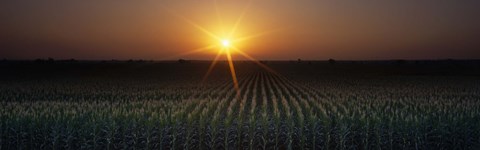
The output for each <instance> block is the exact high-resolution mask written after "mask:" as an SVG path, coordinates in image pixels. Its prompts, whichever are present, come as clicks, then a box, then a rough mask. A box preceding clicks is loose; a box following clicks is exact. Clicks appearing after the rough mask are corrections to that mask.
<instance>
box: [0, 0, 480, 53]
mask: <svg viewBox="0 0 480 150" xmlns="http://www.w3.org/2000/svg"><path fill="white" fill-rule="evenodd" d="M479 8H480V1H478V0H398V1H389V0H366V1H358V0H337V1H327V0H316V1H313V0H311V1H292V0H270V1H269V0H262V1H252V2H251V4H250V5H248V2H247V1H217V2H216V3H215V1H203V0H202V1H199V0H172V1H157V0H145V1H131V0H128V1H127V0H101V1H93V0H81V1H66V0H41V1H40V0H4V1H1V2H0V20H1V21H0V58H6V59H35V58H47V57H52V58H55V59H69V58H75V59H155V60H161V59H178V58H185V59H213V57H214V55H215V50H208V51H205V52H201V53H196V54H191V55H178V54H181V53H185V52H187V51H191V50H193V49H196V48H199V47H203V46H206V45H209V44H212V40H211V38H210V37H209V36H208V35H206V34H204V33H203V32H202V31H200V30H198V29H197V28H195V27H194V26H192V25H191V24H189V23H187V22H186V21H185V20H183V19H181V17H180V16H183V17H184V18H187V19H188V20H190V21H192V22H194V23H195V24H197V25H200V26H202V27H204V28H205V29H207V30H208V31H211V32H213V33H215V34H219V33H221V32H222V30H230V29H231V28H233V26H234V24H235V22H236V20H237V19H238V18H239V16H240V15H241V14H242V12H246V13H245V16H244V17H243V19H242V20H241V22H240V24H239V25H238V29H237V32H236V34H235V35H234V37H241V36H248V35H254V34H257V33H265V34H262V35H263V36H258V37H256V38H252V39H250V40H248V41H244V42H241V43H236V46H237V47H239V48H240V49H241V50H243V51H244V52H246V53H249V54H251V55H252V56H254V57H255V58H257V59H287V60H290V59H297V58H302V59H328V58H334V59H360V60H371V59H446V58H452V59H479V58H480V19H479V15H480V9H479ZM216 10H218V11H216ZM216 12H218V15H217V13H216ZM219 18H220V19H219ZM234 57H235V58H237V59H241V58H240V56H238V57H237V56H234Z"/></svg>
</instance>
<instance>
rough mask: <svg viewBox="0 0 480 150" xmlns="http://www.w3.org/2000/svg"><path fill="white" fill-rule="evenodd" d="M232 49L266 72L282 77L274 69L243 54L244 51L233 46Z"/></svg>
mask: <svg viewBox="0 0 480 150" xmlns="http://www.w3.org/2000/svg"><path fill="white" fill-rule="evenodd" d="M232 49H233V50H235V52H237V53H239V54H240V55H242V56H243V57H245V58H247V59H249V60H250V61H252V62H254V63H256V64H257V65H259V66H260V67H262V68H264V69H265V70H267V71H269V72H271V73H273V74H275V75H280V74H279V73H278V72H276V71H275V70H273V69H272V68H270V67H268V66H267V65H265V64H263V63H261V62H260V61H258V60H256V59H255V58H253V57H252V56H250V55H248V54H247V53H245V52H243V51H242V50H240V49H238V48H236V47H233V46H232Z"/></svg>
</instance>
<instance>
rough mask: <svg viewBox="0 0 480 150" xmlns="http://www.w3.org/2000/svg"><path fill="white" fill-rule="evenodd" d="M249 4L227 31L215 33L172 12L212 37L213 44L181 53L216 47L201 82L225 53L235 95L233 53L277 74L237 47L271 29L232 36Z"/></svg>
mask: <svg viewBox="0 0 480 150" xmlns="http://www.w3.org/2000/svg"><path fill="white" fill-rule="evenodd" d="M249 5H250V4H249ZM249 5H247V7H245V9H244V10H243V12H242V13H241V15H240V16H239V17H238V19H237V20H236V21H235V23H234V25H233V27H232V28H231V30H230V31H229V32H228V31H227V32H225V31H223V32H224V33H223V34H215V33H213V32H210V31H209V30H207V29H205V28H204V27H202V26H200V25H198V24H196V23H195V22H193V21H191V20H189V19H188V18H185V17H183V16H181V15H178V14H176V13H172V14H173V15H175V16H177V17H179V18H180V19H182V20H183V21H185V22H186V23H188V24H190V25H192V26H193V27H195V28H197V29H198V30H200V31H202V32H203V33H205V34H206V35H208V36H209V37H210V38H211V39H213V40H212V41H213V44H211V45H208V46H205V47H201V48H197V49H194V50H192V51H188V52H185V53H183V54H181V55H186V54H191V53H197V52H202V51H205V50H209V49H217V50H218V51H217V55H216V56H215V58H214V59H213V61H212V62H211V64H210V66H209V67H208V70H207V72H206V74H205V76H204V77H203V80H202V83H203V82H204V81H205V80H206V79H207V77H208V76H209V74H210V73H211V72H212V70H213V68H214V67H215V64H217V62H218V61H219V60H220V58H221V55H225V56H226V58H227V59H226V60H227V62H228V66H229V69H230V74H231V76H232V80H233V86H234V88H235V90H236V92H237V96H239V94H240V88H239V84H238V80H237V75H236V71H235V66H234V60H233V58H232V54H233V53H235V54H240V55H241V56H243V57H245V58H247V59H249V60H250V61H252V62H254V63H255V64H257V65H259V66H260V67H262V68H264V69H266V70H267V71H269V72H272V73H274V74H276V75H278V73H276V72H275V71H274V70H273V69H271V68H270V67H268V66H266V65H264V64H262V63H261V62H260V61H258V60H256V59H255V58H253V57H252V56H250V55H248V54H247V53H245V52H243V51H242V50H240V49H239V48H238V47H237V44H241V43H242V42H243V41H246V40H250V39H253V38H256V37H259V36H263V35H265V34H268V33H270V32H272V31H264V32H259V33H257V34H252V35H246V36H243V37H235V36H234V35H236V31H237V28H238V27H239V24H240V22H241V20H242V18H243V16H244V15H245V13H246V12H247V8H248V6H249ZM167 10H168V9H167ZM216 11H217V12H216V13H217V17H218V18H217V19H219V22H221V20H222V19H220V15H219V14H220V13H219V12H218V9H216ZM219 35H223V36H219Z"/></svg>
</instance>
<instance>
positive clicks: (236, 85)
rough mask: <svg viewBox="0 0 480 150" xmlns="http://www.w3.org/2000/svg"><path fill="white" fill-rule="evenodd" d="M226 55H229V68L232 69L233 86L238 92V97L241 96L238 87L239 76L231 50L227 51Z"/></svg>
mask: <svg viewBox="0 0 480 150" xmlns="http://www.w3.org/2000/svg"><path fill="white" fill-rule="evenodd" d="M226 53H227V60H228V66H229V67H230V74H231V75H232V80H233V86H234V87H235V90H236V91H237V95H239V93H240V88H239V87H238V81H237V74H236V73H235V67H234V66H233V59H232V55H231V53H230V51H229V50H226Z"/></svg>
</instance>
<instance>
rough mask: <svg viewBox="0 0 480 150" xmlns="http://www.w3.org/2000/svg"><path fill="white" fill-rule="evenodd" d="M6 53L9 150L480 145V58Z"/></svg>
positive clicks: (3, 137) (2, 129)
mask: <svg viewBox="0 0 480 150" xmlns="http://www.w3.org/2000/svg"><path fill="white" fill-rule="evenodd" d="M264 63H265V64H266V65H267V66H269V67H270V68H272V69H273V70H274V71H275V72H276V73H272V72H269V71H266V70H265V69H263V68H261V67H258V66H257V65H256V64H254V63H252V62H246V61H237V62H235V67H236V70H237V76H238V80H239V86H240V91H239V92H240V93H239V94H237V93H236V91H235V89H234V88H233V85H232V80H231V76H230V74H229V70H228V65H227V64H226V63H225V62H220V63H219V64H217V66H216V68H215V69H214V70H213V72H212V74H211V75H210V76H209V78H208V79H207V80H206V81H205V82H203V83H202V78H203V77H204V75H205V73H206V72H207V70H208V67H209V64H210V62H206V61H187V62H182V63H179V62H175V61H172V62H78V61H64V62H48V61H42V62H20V61H17V62H12V61H3V62H0V149H164V148H165V149H224V148H228V149H438V148H441V149H478V148H480V65H479V64H480V63H479V62H478V61H436V62H432V61H407V62H404V61H391V62H390V61H385V62H336V63H328V62H309V61H302V62H297V61H294V62H288V61H286V62H264Z"/></svg>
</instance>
